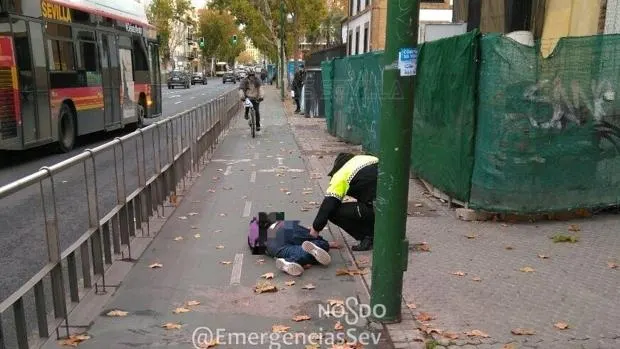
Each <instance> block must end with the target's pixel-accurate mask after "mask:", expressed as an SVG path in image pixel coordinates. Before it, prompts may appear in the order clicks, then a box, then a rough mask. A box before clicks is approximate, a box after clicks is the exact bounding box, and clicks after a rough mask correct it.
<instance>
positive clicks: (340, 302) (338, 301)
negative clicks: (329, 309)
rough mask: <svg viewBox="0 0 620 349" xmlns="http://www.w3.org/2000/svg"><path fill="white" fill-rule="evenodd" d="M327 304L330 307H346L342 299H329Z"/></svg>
mask: <svg viewBox="0 0 620 349" xmlns="http://www.w3.org/2000/svg"><path fill="white" fill-rule="evenodd" d="M327 304H329V305H330V306H334V305H344V301H343V300H342V299H328V300H327Z"/></svg>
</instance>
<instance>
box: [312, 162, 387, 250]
mask: <svg viewBox="0 0 620 349" xmlns="http://www.w3.org/2000/svg"><path fill="white" fill-rule="evenodd" d="M378 166H379V159H378V158H376V157H374V156H370V155H354V154H351V153H340V154H338V156H337V157H336V160H335V161H334V166H333V168H332V170H331V171H330V172H329V174H328V176H329V177H331V180H330V182H329V187H328V188H327V191H326V193H325V198H324V199H323V202H322V203H321V207H320V208H319V212H318V213H317V215H316V218H315V219H314V222H313V224H312V229H311V234H318V232H320V231H321V230H323V228H325V226H326V225H327V221H328V220H329V221H330V222H332V223H334V224H335V225H337V226H339V227H340V228H342V229H343V230H344V231H346V232H347V233H348V234H349V235H351V236H352V237H354V238H355V239H356V240H357V241H359V244H358V245H356V246H353V247H352V250H354V251H368V250H371V249H372V245H373V240H374V229H375V209H374V201H375V199H376V198H377V176H378ZM345 196H350V197H352V198H354V199H356V202H346V203H343V202H342V200H343V199H344V197H345Z"/></svg>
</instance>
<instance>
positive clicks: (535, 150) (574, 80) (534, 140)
mask: <svg viewBox="0 0 620 349" xmlns="http://www.w3.org/2000/svg"><path fill="white" fill-rule="evenodd" d="M618 48H620V36H618V35H600V36H593V37H574V38H564V39H562V40H560V42H559V44H558V46H557V47H556V49H555V50H554V52H553V54H552V55H551V56H550V57H549V58H542V57H541V55H540V47H539V44H537V45H536V46H535V47H529V46H524V45H521V44H519V43H517V42H515V41H513V40H511V39H509V38H506V37H504V36H500V35H489V36H484V37H483V38H482V39H481V56H482V59H481V66H480V81H479V97H478V116H477V130H476V147H475V158H476V160H475V165H474V170H473V175H472V189H471V198H470V205H471V206H472V207H474V208H480V209H486V210H492V211H498V212H518V213H536V212H552V211H563V210H570V209H577V208H594V207H604V206H608V205H617V204H618V202H619V199H620V155H619V154H620V149H619V147H618V144H619V143H620V142H619V141H620V128H618V125H619V124H620V122H619V120H618V115H620V113H619V112H620V104H619V99H618V95H617V92H618V91H620V79H618V77H619V76H620V60H618V55H617V52H618Z"/></svg>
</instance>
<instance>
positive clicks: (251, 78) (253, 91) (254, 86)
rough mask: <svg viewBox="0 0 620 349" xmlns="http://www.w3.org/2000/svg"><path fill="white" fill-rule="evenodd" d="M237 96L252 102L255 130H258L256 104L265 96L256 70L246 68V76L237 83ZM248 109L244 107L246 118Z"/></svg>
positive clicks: (258, 116)
mask: <svg viewBox="0 0 620 349" xmlns="http://www.w3.org/2000/svg"><path fill="white" fill-rule="evenodd" d="M239 97H240V98H241V100H242V101H245V99H246V98H249V99H250V101H251V102H252V105H253V106H254V110H255V114H256V131H260V112H259V111H258V106H259V104H260V102H262V101H263V98H264V97H265V91H264V88H263V83H262V82H261V81H260V78H258V77H257V76H256V72H255V71H254V69H252V68H250V69H249V70H248V76H247V77H245V78H244V79H243V80H241V84H239ZM249 111H250V108H245V119H246V120H248V119H249V117H248V112H249Z"/></svg>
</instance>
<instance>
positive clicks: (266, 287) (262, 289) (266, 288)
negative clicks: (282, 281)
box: [254, 282, 278, 294]
mask: <svg viewBox="0 0 620 349" xmlns="http://www.w3.org/2000/svg"><path fill="white" fill-rule="evenodd" d="M254 292H256V293H258V294H261V293H270V292H278V288H277V287H276V286H275V285H272V284H270V283H269V282H259V283H258V284H256V286H254Z"/></svg>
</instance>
